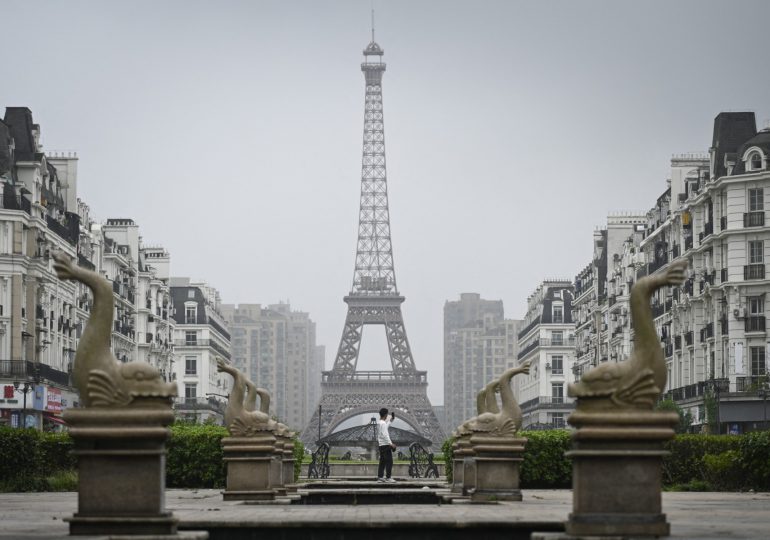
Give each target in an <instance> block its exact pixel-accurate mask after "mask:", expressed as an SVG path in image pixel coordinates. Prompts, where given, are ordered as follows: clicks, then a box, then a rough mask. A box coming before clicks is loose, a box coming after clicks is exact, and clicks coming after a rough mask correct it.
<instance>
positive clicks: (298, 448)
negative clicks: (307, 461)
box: [294, 435, 305, 482]
mask: <svg viewBox="0 0 770 540" xmlns="http://www.w3.org/2000/svg"><path fill="white" fill-rule="evenodd" d="M304 457H305V445H304V444H302V441H300V440H299V439H298V438H297V436H296V435H295V436H294V481H295V482H296V481H297V480H299V475H300V474H301V473H302V459H303V458H304Z"/></svg>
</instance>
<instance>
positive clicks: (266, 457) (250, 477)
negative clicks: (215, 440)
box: [222, 431, 276, 501]
mask: <svg viewBox="0 0 770 540" xmlns="http://www.w3.org/2000/svg"><path fill="white" fill-rule="evenodd" d="M275 442H276V441H275V437H274V436H273V434H272V433H270V432H269V431H263V432H260V433H259V434H258V435H256V436H254V437H225V438H224V439H222V450H223V451H224V461H225V463H226V464H227V487H226V488H225V491H223V492H222V496H223V498H224V500H226V501H267V500H272V499H274V498H275V491H274V490H273V485H272V482H271V471H272V470H273V469H274V465H273V461H274V458H275Z"/></svg>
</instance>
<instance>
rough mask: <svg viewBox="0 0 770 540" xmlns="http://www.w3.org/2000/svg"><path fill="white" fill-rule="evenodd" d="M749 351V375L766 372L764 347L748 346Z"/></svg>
mask: <svg viewBox="0 0 770 540" xmlns="http://www.w3.org/2000/svg"><path fill="white" fill-rule="evenodd" d="M749 349H750V351H751V375H752V377H759V376H761V375H764V374H765V373H767V367H766V366H765V348H764V347H749Z"/></svg>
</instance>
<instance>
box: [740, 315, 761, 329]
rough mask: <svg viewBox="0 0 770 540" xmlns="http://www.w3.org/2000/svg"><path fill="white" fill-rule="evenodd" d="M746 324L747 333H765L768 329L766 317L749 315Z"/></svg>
mask: <svg viewBox="0 0 770 540" xmlns="http://www.w3.org/2000/svg"><path fill="white" fill-rule="evenodd" d="M744 324H745V327H744V329H745V331H746V332H764V331H765V330H766V329H767V326H766V325H765V316H764V315H749V316H748V317H746V319H745V321H744Z"/></svg>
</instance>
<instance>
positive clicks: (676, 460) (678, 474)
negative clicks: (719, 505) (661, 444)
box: [663, 434, 744, 486]
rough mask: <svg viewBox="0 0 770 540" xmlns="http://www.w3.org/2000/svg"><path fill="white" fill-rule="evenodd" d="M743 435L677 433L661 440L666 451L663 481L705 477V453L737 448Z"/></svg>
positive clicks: (682, 481)
mask: <svg viewBox="0 0 770 540" xmlns="http://www.w3.org/2000/svg"><path fill="white" fill-rule="evenodd" d="M741 437H744V436H743V435H687V434H684V435H677V436H676V438H674V439H672V440H670V441H668V442H667V443H666V444H665V449H666V450H668V451H669V452H670V454H669V455H668V456H666V457H664V458H663V483H664V484H665V485H667V486H673V485H677V484H682V485H684V484H688V483H690V482H691V481H692V480H706V476H705V472H706V464H705V463H704V461H703V460H704V457H705V456H706V455H707V454H712V455H718V454H722V453H723V452H727V451H728V450H737V449H738V447H739V444H740V440H741Z"/></svg>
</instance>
